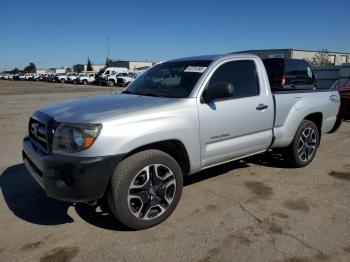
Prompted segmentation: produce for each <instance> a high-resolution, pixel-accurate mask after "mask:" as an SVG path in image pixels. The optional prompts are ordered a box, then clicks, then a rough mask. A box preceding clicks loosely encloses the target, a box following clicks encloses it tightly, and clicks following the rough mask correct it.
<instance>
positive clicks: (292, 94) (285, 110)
mask: <svg viewBox="0 0 350 262" xmlns="http://www.w3.org/2000/svg"><path fill="white" fill-rule="evenodd" d="M273 97H274V103H275V120H274V142H273V145H272V148H278V147H285V146H288V145H289V144H290V142H291V141H292V139H293V137H294V135H295V132H296V130H297V128H298V126H299V124H300V123H301V121H302V120H303V119H304V118H306V117H307V116H309V115H310V114H318V115H319V116H321V117H322V119H321V120H322V127H321V133H327V132H330V131H331V130H332V128H333V126H334V124H335V122H336V118H337V117H336V116H337V114H338V112H339V93H338V91H329V90H284V91H273Z"/></svg>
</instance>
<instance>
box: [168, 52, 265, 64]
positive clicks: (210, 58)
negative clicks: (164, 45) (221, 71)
mask: <svg viewBox="0 0 350 262" xmlns="http://www.w3.org/2000/svg"><path fill="white" fill-rule="evenodd" d="M242 56H244V57H249V58H253V57H258V56H257V55H254V54H249V53H237V54H216V55H203V56H190V57H183V58H177V59H172V60H168V61H166V62H181V61H194V60H195V61H201V60H203V61H205V60H207V61H216V60H219V59H224V58H234V57H242Z"/></svg>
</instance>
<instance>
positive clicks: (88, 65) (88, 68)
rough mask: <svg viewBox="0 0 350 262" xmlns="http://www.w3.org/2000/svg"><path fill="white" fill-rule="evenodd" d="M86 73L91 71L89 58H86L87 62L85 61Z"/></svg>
mask: <svg viewBox="0 0 350 262" xmlns="http://www.w3.org/2000/svg"><path fill="white" fill-rule="evenodd" d="M86 71H93V69H92V64H91V61H90V58H88V61H87V65H86Z"/></svg>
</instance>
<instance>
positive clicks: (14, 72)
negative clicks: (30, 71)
mask: <svg viewBox="0 0 350 262" xmlns="http://www.w3.org/2000/svg"><path fill="white" fill-rule="evenodd" d="M8 72H9V73H10V74H18V73H20V72H21V70H19V69H18V68H17V67H15V68H14V69H13V70H11V71H8Z"/></svg>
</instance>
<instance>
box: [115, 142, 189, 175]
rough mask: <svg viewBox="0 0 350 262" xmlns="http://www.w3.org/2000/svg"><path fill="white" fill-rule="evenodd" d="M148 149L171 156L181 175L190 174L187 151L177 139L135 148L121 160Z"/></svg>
mask: <svg viewBox="0 0 350 262" xmlns="http://www.w3.org/2000/svg"><path fill="white" fill-rule="evenodd" d="M148 149H157V150H160V151H162V152H165V153H167V154H169V155H170V156H172V157H173V158H174V159H175V160H176V162H177V163H178V164H179V166H180V168H181V171H182V174H183V175H186V174H188V173H189V172H190V170H191V164H190V159H189V156H188V152H187V149H186V147H185V145H184V144H183V143H182V142H181V141H180V140H177V139H170V140H163V141H158V142H154V143H150V144H147V145H143V146H140V147H137V148H135V149H133V150H132V151H130V152H129V153H127V154H126V155H125V156H124V158H123V159H125V158H127V157H129V156H131V155H133V154H135V153H137V152H140V151H144V150H148ZM123 159H122V160H123Z"/></svg>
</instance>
